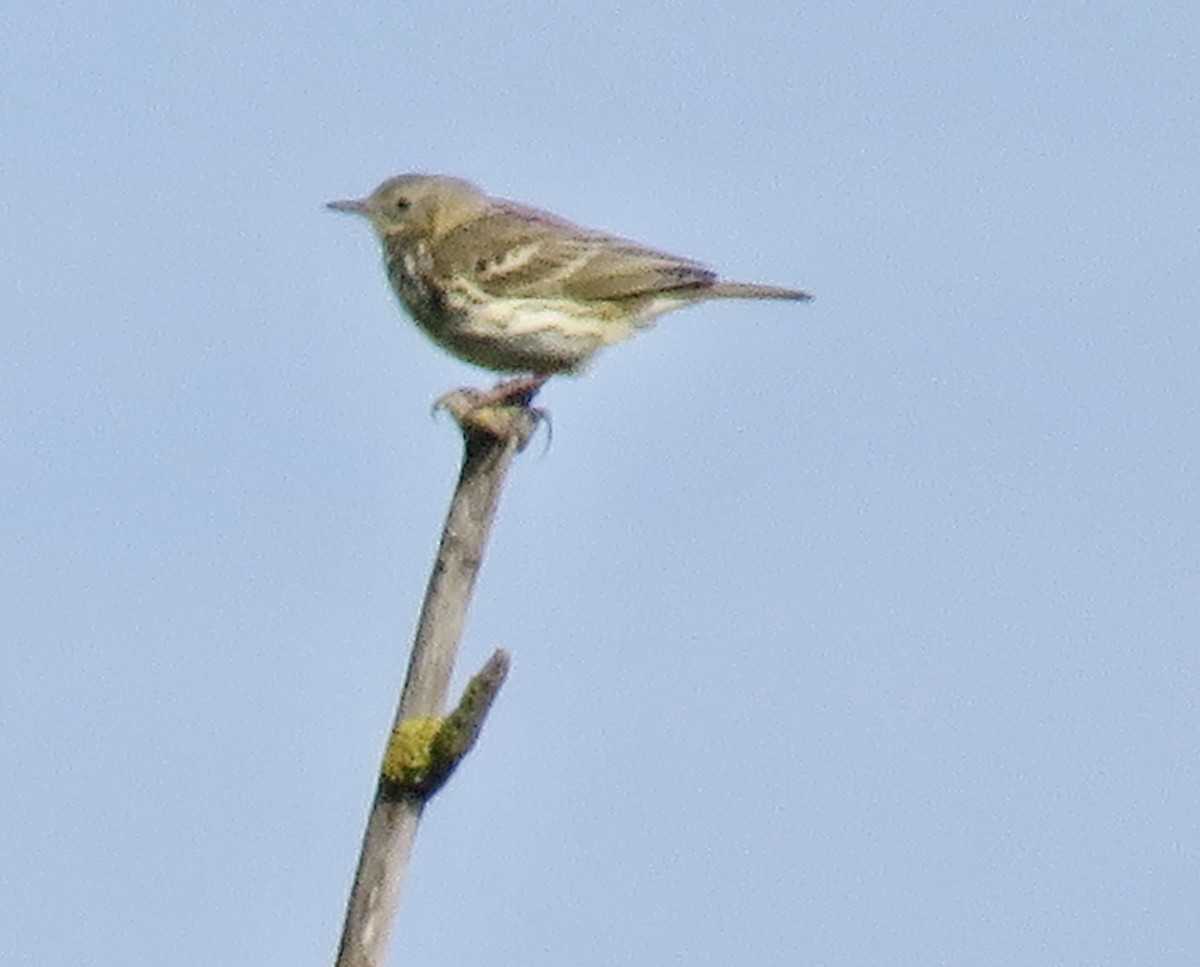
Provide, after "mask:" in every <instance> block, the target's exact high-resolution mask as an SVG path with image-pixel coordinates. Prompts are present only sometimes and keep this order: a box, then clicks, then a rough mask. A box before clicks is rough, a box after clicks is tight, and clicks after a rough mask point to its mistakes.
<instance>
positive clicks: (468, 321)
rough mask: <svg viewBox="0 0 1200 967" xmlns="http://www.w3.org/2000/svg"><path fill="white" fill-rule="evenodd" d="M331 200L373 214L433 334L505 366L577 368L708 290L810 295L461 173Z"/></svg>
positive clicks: (402, 288)
mask: <svg viewBox="0 0 1200 967" xmlns="http://www.w3.org/2000/svg"><path fill="white" fill-rule="evenodd" d="M329 207H330V208H334V209H336V210H338V211H348V212H354V213H356V214H360V215H363V216H365V217H366V218H368V219H370V221H371V224H372V225H373V226H374V228H375V231H376V233H377V234H378V236H379V238H380V240H381V241H382V243H383V249H384V261H385V264H386V266H387V272H388V278H389V279H390V281H391V283H392V287H393V288H394V289H395V291H396V294H397V295H398V296H399V297H400V301H401V302H402V303H403V304H404V307H405V308H406V309H407V310H408V312H409V314H410V315H411V316H412V317H413V319H414V320H415V321H416V323H417V325H419V326H420V327H421V329H422V330H424V331H425V333H426V334H428V335H429V336H430V338H432V339H433V340H434V341H435V342H437V343H438V344H439V345H440V346H442V347H443V348H444V349H447V350H449V351H450V352H451V353H453V354H454V355H456V356H458V357H460V358H461V359H465V360H467V361H468V362H471V363H475V364H476V365H479V366H483V367H485V368H487V369H492V370H496V371H498V372H507V373H530V374H534V375H538V376H547V375H550V374H553V373H569V372H577V371H578V370H579V369H581V368H582V367H583V366H584V364H585V363H586V362H587V361H588V360H589V359H590V358H591V357H592V356H593V355H594V354H595V353H596V352H597V351H598V350H600V349H601V348H603V347H604V346H608V345H611V344H613V343H616V342H620V341H622V340H624V339H627V338H629V337H630V336H631V335H633V334H634V332H636V331H637V330H638V329H641V328H645V327H646V326H649V325H650V324H651V323H652V322H653V321H654V319H655V318H656V317H657V316H659V315H661V314H662V313H664V312H669V311H670V310H672V309H677V308H680V307H682V306H686V305H690V304H692V303H696V302H702V301H705V300H708V299H790V300H795V301H806V300H808V299H810V298H812V297H811V296H810V295H809V294H808V293H807V292H803V291H800V290H799V289H787V288H782V287H779V286H772V285H755V284H750V283H742V282H729V281H726V280H723V279H720V278H718V277H717V275H716V273H715V272H713V271H712V270H711V269H708V268H706V267H705V266H703V265H700V264H699V263H697V262H693V261H691V260H690V259H684V258H679V257H677V256H674V255H668V254H667V253H665V252H659V251H656V250H654V249H651V248H646V247H645V246H642V245H639V244H638V243H636V242H631V241H629V240H628V239H624V238H618V237H616V236H613V235H607V234H605V233H603V232H597V231H593V230H591V229H587V228H582V227H580V226H578V225H574V224H572V223H571V222H568V221H566V220H564V219H561V218H559V217H557V216H555V215H551V214H550V213H548V212H544V211H540V210H538V209H536V208H528V207H526V206H524V205H519V204H517V203H515V202H510V201H504V200H503V199H498V198H492V197H490V196H489V195H487V194H485V193H484V192H482V191H481V190H480V189H478V188H476V187H475V186H474V185H472V184H470V183H469V182H466V181H463V180H461V179H458V178H449V177H445V176H441V175H400V176H399V177H396V178H391V179H389V180H388V181H385V182H384V183H383V184H382V185H380V186H379V187H378V188H376V189H375V191H373V192H372V193H371V194H370V195H368V196H367V197H366V198H363V199H360V200H356V201H339V202H330V204H329Z"/></svg>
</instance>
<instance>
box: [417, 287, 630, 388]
mask: <svg viewBox="0 0 1200 967" xmlns="http://www.w3.org/2000/svg"><path fill="white" fill-rule="evenodd" d="M445 310H446V311H445V312H444V313H442V314H440V316H439V317H436V318H429V319H427V320H422V319H421V318H420V317H419V316H417V315H416V313H414V318H417V321H418V323H420V324H421V327H422V328H423V329H424V330H425V332H426V333H428V335H429V336H430V337H431V338H432V339H433V340H434V341H435V342H437V343H439V344H440V345H442V346H443V347H445V348H446V349H448V350H449V351H450V352H452V353H454V354H455V355H457V356H459V357H461V358H462V359H465V360H467V361H468V362H472V363H475V364H476V365H478V366H484V367H487V368H488V369H495V370H500V371H502V372H516V373H530V372H532V373H563V372H574V371H577V370H579V369H580V368H581V367H582V366H583V365H584V364H585V363H586V362H587V360H588V359H589V357H591V356H592V355H593V354H594V353H595V352H596V351H597V350H599V349H601V348H602V347H604V346H606V345H609V344H611V343H614V342H619V341H620V340H621V339H624V338H626V337H627V336H629V335H631V334H632V331H633V330H632V327H631V326H630V325H629V324H628V322H627V321H626V320H625V319H623V318H622V317H620V316H619V315H616V314H606V313H602V312H594V311H583V310H581V307H580V306H578V305H577V304H575V303H569V302H567V301H565V300H555V299H504V298H495V297H492V298H486V299H483V300H478V299H471V298H469V297H468V298H455V296H454V294H450V295H449V297H448V298H447V300H446V305H445Z"/></svg>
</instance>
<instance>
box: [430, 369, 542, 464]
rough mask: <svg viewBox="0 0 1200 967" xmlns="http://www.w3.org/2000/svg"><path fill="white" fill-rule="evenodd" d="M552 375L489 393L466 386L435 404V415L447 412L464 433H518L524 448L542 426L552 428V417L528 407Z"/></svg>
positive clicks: (521, 379) (499, 386) (527, 378)
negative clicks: (472, 431) (468, 431)
mask: <svg viewBox="0 0 1200 967" xmlns="http://www.w3.org/2000/svg"><path fill="white" fill-rule="evenodd" d="M549 378H550V377H549V376H518V377H517V378H515V379H506V380H503V381H501V382H499V383H497V384H496V385H495V386H493V387H492V388H491V389H490V390H478V389H471V388H469V387H464V388H462V389H456V390H451V391H450V392H449V393H445V394H443V395H442V396H439V397H438V398H437V399H436V400H434V402H433V412H434V413H437V411H438V410H445V411H446V412H447V413H449V414H450V415H451V416H452V417H454V419H455V420H456V421H457V422H458V424H459V426H461V427H462V428H463V429H464V430H481V431H483V432H485V433H488V434H490V435H491V436H495V437H501V438H503V437H507V436H509V435H511V434H513V433H516V434H517V435H518V436H519V437H520V438H521V442H520V444H519V446H520V448H521V449H524V447H525V445H526V444H527V443H528V442H529V438H530V437H531V436H532V435H533V433H534V431H536V429H537V427H538V425H539V424H541V423H545V424H546V426H547V427H549V426H550V414H549V413H548V412H547V411H546V410H543V409H539V408H537V407H534V406H530V405H529V404H530V403H532V402H533V398H534V397H535V396H536V395H537V393H538V390H540V389H541V388H542V386H543V385H544V384H545V382H546V380H548V379H549Z"/></svg>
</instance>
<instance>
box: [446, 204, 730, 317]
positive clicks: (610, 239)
mask: <svg viewBox="0 0 1200 967" xmlns="http://www.w3.org/2000/svg"><path fill="white" fill-rule="evenodd" d="M435 253H436V254H435V260H436V264H437V271H438V273H439V274H440V275H442V276H443V277H462V278H466V279H468V280H470V282H471V283H472V284H474V285H476V286H477V287H479V288H480V289H482V290H483V291H484V292H487V293H488V294H489V295H494V296H498V297H501V298H530V297H540V298H566V299H583V300H591V299H597V300H622V299H629V298H637V297H645V296H650V295H654V294H656V293H661V292H668V291H671V290H677V289H689V288H705V287H707V286H710V285H712V284H713V283H714V282H715V281H716V275H715V273H714V272H712V271H711V270H710V269H708V268H705V267H704V266H703V265H700V264H698V263H696V262H692V261H690V260H688V259H682V258H677V257H676V256H674V255H668V254H667V253H665V252H658V251H655V250H654V249H649V248H645V247H643V246H641V245H638V244H637V243H636V242H631V241H629V240H628V239H623V238H618V237H616V236H612V235H605V234H603V233H601V232H594V231H591V230H590V229H586V228H581V227H580V226H578V225H574V224H572V223H571V222H568V221H565V220H563V219H560V218H557V217H556V216H554V215H551V214H549V213H547V212H542V211H538V210H537V209H533V208H526V207H525V206H523V205H517V204H514V203H510V202H504V203H499V204H497V205H496V206H494V207H493V208H490V209H489V210H488V211H487V212H485V213H484V214H483V215H481V216H480V217H478V218H475V219H473V220H471V221H469V222H467V223H465V224H462V225H459V226H458V227H457V228H455V229H453V230H452V231H451V232H449V233H448V234H447V235H445V236H444V237H443V238H441V239H440V240H439V241H438V243H437V245H436V246H435Z"/></svg>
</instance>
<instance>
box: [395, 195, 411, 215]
mask: <svg viewBox="0 0 1200 967" xmlns="http://www.w3.org/2000/svg"><path fill="white" fill-rule="evenodd" d="M393 204H394V205H395V208H396V211H398V212H406V211H408V209H409V208H410V207H412V202H411V201H409V200H408V199H407V198H404V197H400V198H397V199H396V201H395V202H394V203H393Z"/></svg>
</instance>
